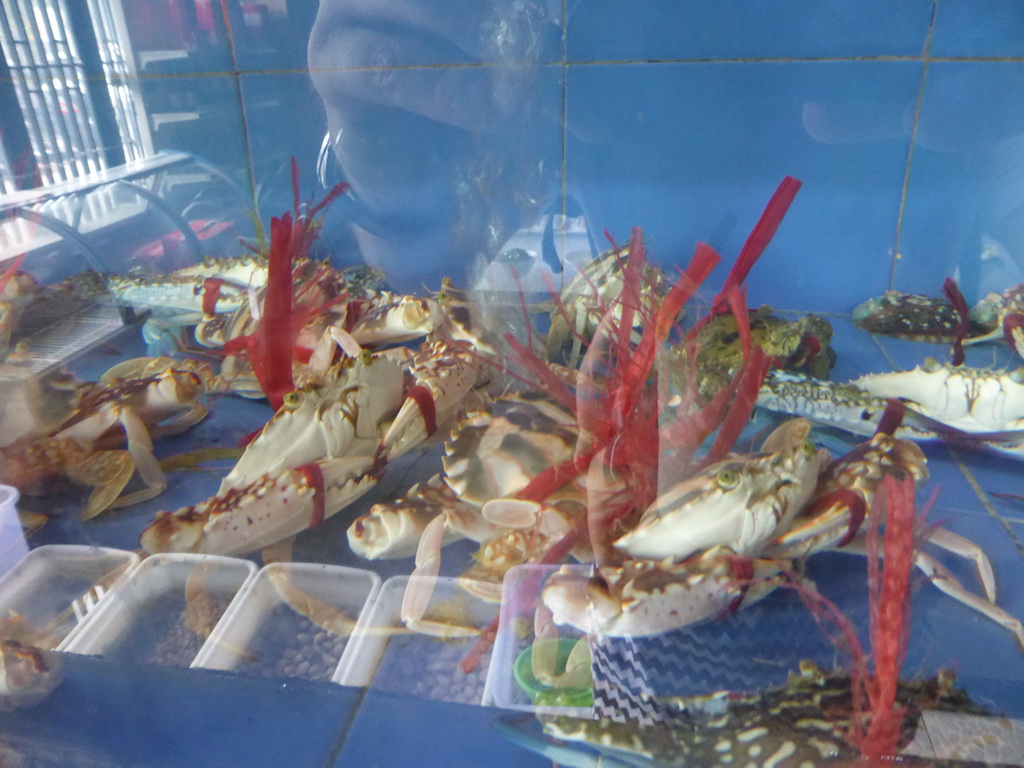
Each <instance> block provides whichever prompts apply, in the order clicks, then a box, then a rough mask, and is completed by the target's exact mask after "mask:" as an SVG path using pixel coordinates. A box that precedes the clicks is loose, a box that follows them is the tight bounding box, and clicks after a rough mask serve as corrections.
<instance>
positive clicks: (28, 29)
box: [0, 0, 106, 185]
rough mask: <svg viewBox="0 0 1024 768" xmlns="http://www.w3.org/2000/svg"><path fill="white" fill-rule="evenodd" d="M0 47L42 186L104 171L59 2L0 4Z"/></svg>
mask: <svg viewBox="0 0 1024 768" xmlns="http://www.w3.org/2000/svg"><path fill="white" fill-rule="evenodd" d="M0 2H2V7H3V14H0V43H2V45H3V52H4V58H5V59H6V61H7V66H8V68H9V69H10V73H11V79H12V81H13V85H14V90H15V93H16V95H17V98H18V104H19V105H20V106H21V111H22V115H23V116H24V119H25V128H26V131H27V133H28V136H29V140H30V142H31V146H32V154H33V156H34V158H35V161H36V166H37V168H38V173H39V180H40V181H41V183H42V184H44V185H45V184H55V183H59V182H61V181H67V180H69V179H72V178H76V177H78V176H82V175H85V174H87V173H92V172H95V171H99V170H101V169H103V168H105V167H106V160H105V158H104V153H103V145H102V141H101V138H100V134H99V130H98V128H97V125H96V115H95V113H94V110H93V106H92V101H91V100H90V98H89V89H88V84H87V82H86V78H85V72H84V68H83V67H82V60H81V57H80V56H79V54H78V47H77V45H76V44H75V39H74V36H73V35H72V34H71V32H70V23H69V17H68V12H67V7H66V6H65V4H64V0H0Z"/></svg>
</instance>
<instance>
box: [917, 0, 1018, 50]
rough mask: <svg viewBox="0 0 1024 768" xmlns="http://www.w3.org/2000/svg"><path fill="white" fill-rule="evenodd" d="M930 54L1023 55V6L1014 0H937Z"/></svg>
mask: <svg viewBox="0 0 1024 768" xmlns="http://www.w3.org/2000/svg"><path fill="white" fill-rule="evenodd" d="M931 53H932V56H971V57H981V58H992V57H1004V56H1009V57H1014V56H1016V57H1020V56H1024V5H1022V4H1021V3H1019V2H1017V0H938V4H937V6H936V12H935V32H934V35H933V37H932V50H931Z"/></svg>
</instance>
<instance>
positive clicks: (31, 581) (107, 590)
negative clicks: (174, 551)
mask: <svg viewBox="0 0 1024 768" xmlns="http://www.w3.org/2000/svg"><path fill="white" fill-rule="evenodd" d="M138 562H139V556H138V555H136V554H135V553H134V552H125V551H124V550H120V549H108V548H106V547H86V546H78V545H74V544H49V545H46V546H42V547H37V548H36V549H33V550H32V551H31V552H29V553H28V554H27V555H25V557H23V558H22V559H21V561H20V562H19V563H18V564H17V565H15V566H14V567H13V568H12V569H11V570H10V571H9V572H8V573H7V575H5V576H4V577H3V578H2V579H0V615H2V616H3V620H4V621H23V622H24V623H25V625H26V627H31V628H32V629H33V630H35V631H36V632H38V633H41V635H42V636H44V637H45V638H46V640H45V641H37V642H36V644H37V645H47V646H50V647H53V648H56V649H57V650H64V649H65V646H66V645H67V644H68V643H69V642H70V640H71V639H72V638H71V633H72V631H73V630H75V628H76V627H77V626H79V624H80V623H81V622H83V620H84V619H85V618H86V615H87V614H88V615H89V616H91V615H92V613H93V612H94V610H98V608H99V607H100V606H101V605H102V603H103V602H104V600H105V599H106V598H107V597H109V595H110V594H111V593H112V592H113V591H114V590H115V589H116V588H117V587H118V585H119V584H120V583H121V582H123V580H124V579H125V577H126V576H127V574H128V572H129V571H130V570H131V569H132V568H133V567H134V566H136V565H137V564H138ZM16 617H20V618H16Z"/></svg>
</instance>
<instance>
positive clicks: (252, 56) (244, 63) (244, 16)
mask: <svg viewBox="0 0 1024 768" xmlns="http://www.w3.org/2000/svg"><path fill="white" fill-rule="evenodd" d="M229 5H230V7H231V28H232V34H233V40H234V44H235V59H236V61H237V64H238V69H239V70H240V71H242V72H246V71H250V72H251V71H267V70H279V69H300V70H301V69H305V68H306V41H307V40H309V34H310V30H311V29H312V27H313V20H314V19H315V18H316V12H317V4H316V3H309V2H288V3H270V2H264V3H241V2H238V0H232V2H231V3H229ZM242 6H248V10H247V11H246V10H243V7H242Z"/></svg>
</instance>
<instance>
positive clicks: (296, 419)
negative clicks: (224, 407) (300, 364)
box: [218, 356, 403, 493]
mask: <svg viewBox="0 0 1024 768" xmlns="http://www.w3.org/2000/svg"><path fill="white" fill-rule="evenodd" d="M402 386H403V372H402V366H401V365H400V364H399V363H398V362H396V361H394V360H391V359H389V358H387V357H381V356H375V357H370V356H365V357H358V358H348V359H346V360H345V361H344V362H342V363H339V364H338V365H336V366H334V367H333V368H331V369H330V370H329V371H327V373H325V374H324V375H323V376H321V377H318V378H316V379H315V380H313V381H311V382H310V383H308V384H307V385H306V386H304V387H300V388H299V389H296V390H295V391H293V392H290V393H289V394H288V395H287V396H286V397H285V402H284V404H283V405H282V406H281V408H279V409H278V410H277V412H276V413H275V414H274V415H273V417H272V418H271V419H270V421H269V422H268V423H267V424H266V426H264V427H263V429H262V430H260V433H259V434H258V435H257V436H256V438H255V439H254V440H253V441H252V442H250V443H249V445H248V446H247V447H246V449H245V453H244V454H242V457H241V458H240V459H239V460H238V463H237V464H236V465H235V466H234V467H233V468H232V470H231V471H230V472H229V473H228V474H227V476H226V477H225V478H224V480H223V481H222V483H221V487H220V490H219V491H218V493H224V492H225V491H227V490H229V489H232V488H244V487H245V486H247V485H249V484H251V483H253V482H254V481H255V480H256V479H257V478H259V477H260V476H261V475H263V474H266V473H271V474H273V473H275V472H279V471H281V470H282V469H294V468H295V467H298V466H301V465H302V464H307V463H309V462H311V461H318V460H320V459H324V458H338V457H341V456H372V455H373V452H374V450H375V449H376V447H377V444H378V443H379V441H380V439H381V437H382V435H383V423H384V422H385V421H386V420H387V419H388V418H389V417H390V416H393V415H394V413H395V411H396V410H397V409H398V407H399V405H400V404H401V402H402Z"/></svg>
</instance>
